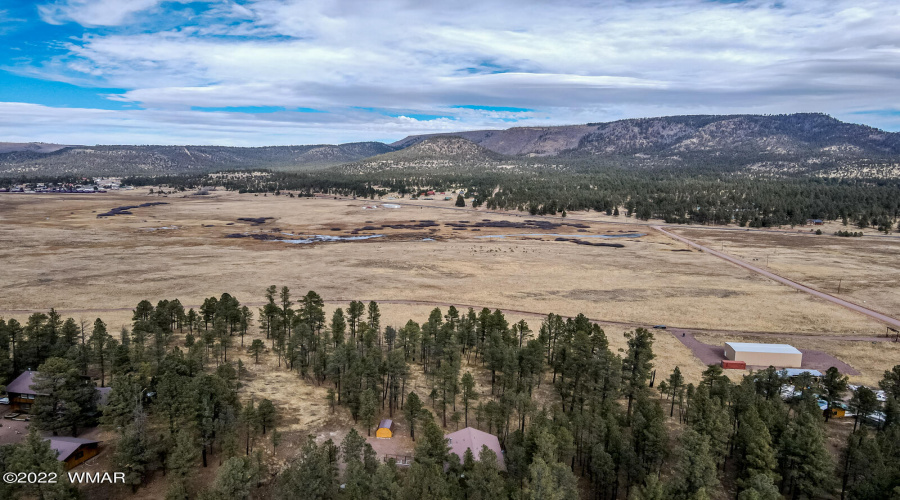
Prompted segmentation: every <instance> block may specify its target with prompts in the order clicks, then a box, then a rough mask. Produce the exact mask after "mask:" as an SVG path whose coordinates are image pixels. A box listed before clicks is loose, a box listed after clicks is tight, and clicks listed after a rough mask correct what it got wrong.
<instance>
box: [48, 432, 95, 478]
mask: <svg viewBox="0 0 900 500" xmlns="http://www.w3.org/2000/svg"><path fill="white" fill-rule="evenodd" d="M48 439H49V441H50V447H51V448H53V449H54V450H55V451H56V452H57V456H56V459H57V460H59V461H60V462H63V463H64V464H65V468H66V470H69V469H71V468H73V467H75V466H77V465H79V464H81V463H82V462H85V461H87V460H90V459H91V458H93V457H95V456H97V454H98V453H100V448H99V446H100V441H94V440H93V439H82V438H76V437H63V436H56V437H51V438H48Z"/></svg>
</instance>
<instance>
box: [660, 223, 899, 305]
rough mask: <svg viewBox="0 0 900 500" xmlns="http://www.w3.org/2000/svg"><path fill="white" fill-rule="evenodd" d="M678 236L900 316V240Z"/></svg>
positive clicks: (742, 234) (719, 233) (756, 234)
mask: <svg viewBox="0 0 900 500" xmlns="http://www.w3.org/2000/svg"><path fill="white" fill-rule="evenodd" d="M841 229H842V230H846V229H849V230H851V231H853V230H856V229H855V228H853V227H850V228H843V227H841ZM835 230H837V229H835ZM675 232H676V233H678V234H680V235H682V236H685V237H687V238H690V239H691V240H694V241H696V242H697V243H700V244H702V245H705V246H708V247H711V248H714V249H717V250H720V251H721V250H722V249H723V248H724V252H725V253H727V254H730V255H733V256H736V257H740V258H742V259H743V260H746V261H748V262H751V263H752V264H754V265H756V266H759V267H764V268H765V267H767V268H768V269H769V270H771V271H772V272H774V273H776V274H779V275H781V276H783V277H785V278H788V279H791V280H794V281H798V282H801V283H803V284H804V285H807V286H809V287H812V288H815V289H817V290H819V291H822V292H826V293H829V294H832V295H835V296H837V297H840V298H842V299H846V300H850V301H852V302H856V303H858V304H860V305H864V306H865V307H868V308H871V309H874V310H876V311H878V312H881V313H883V314H887V315H889V316H894V317H896V316H897V315H898V313H900V293H898V290H897V286H898V282H900V266H897V264H896V263H897V262H898V261H900V242H897V241H894V240H892V239H887V238H840V237H837V236H831V235H830V234H831V233H833V232H834V231H829V232H826V234H823V235H820V236H810V235H800V234H778V233H760V232H752V231H751V232H739V233H732V232H726V231H704V230H702V229H678V230H675ZM839 287H840V288H839ZM839 290H840V291H839Z"/></svg>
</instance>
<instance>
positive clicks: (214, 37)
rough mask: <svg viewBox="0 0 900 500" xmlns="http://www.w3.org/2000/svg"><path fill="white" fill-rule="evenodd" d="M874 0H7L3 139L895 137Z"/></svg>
mask: <svg viewBox="0 0 900 500" xmlns="http://www.w3.org/2000/svg"><path fill="white" fill-rule="evenodd" d="M898 25H900V6H898V5H897V3H896V2H886V1H873V0H853V1H851V0H829V1H820V0H782V1H777V2H776V1H762V0H745V1H730V0H729V1H709V0H657V1H653V0H594V1H591V0H578V1H561V2H545V1H533V0H515V1H513V0H478V1H475V0H454V1H449V2H421V1H414V0H381V1H378V2H371V1H368V2H366V1H362V0H239V1H232V0H223V1H187V0H178V1H161V0H128V1H124V0H39V1H33V2H29V1H21V0H0V40H2V47H3V49H4V50H2V51H0V141H17V142H18V141H44V142H59V143H68V144H222V145H273V144H309V143H339V142H350V141H365V140H397V139H400V138H402V137H404V136H406V135H409V134H417V133H433V132H447V131H455V130H471V129H484V128H507V127H510V126H547V125H560V124H574V123H586V122H599V121H610V120H616V119H621V118H635V117H645V116H660V115H675V114H705V113H790V112H806V111H817V112H825V113H829V114H831V115H833V116H835V117H837V118H840V119H843V120H847V121H852V122H857V123H865V124H868V125H872V126H876V127H879V128H883V129H886V130H894V131H897V130H900V112H898V111H897V110H900V102H898V101H900V92H898V91H897V89H898V88H900V71H898V69H900V30H897V29H896V26H898Z"/></svg>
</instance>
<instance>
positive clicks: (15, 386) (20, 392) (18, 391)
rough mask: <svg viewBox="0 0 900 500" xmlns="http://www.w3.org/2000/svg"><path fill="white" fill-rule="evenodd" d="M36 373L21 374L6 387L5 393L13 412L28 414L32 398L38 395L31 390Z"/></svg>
mask: <svg viewBox="0 0 900 500" xmlns="http://www.w3.org/2000/svg"><path fill="white" fill-rule="evenodd" d="M37 373H38V372H36V371H32V370H28V371H25V372H22V374H21V375H19V376H18V377H16V379H15V380H13V381H12V382H10V383H9V385H7V386H6V392H7V393H8V394H9V405H10V407H11V408H12V411H14V412H23V413H28V412H30V411H31V405H33V404H34V398H35V397H36V396H37V395H38V394H37V393H36V392H34V390H33V389H32V388H31V385H32V384H33V383H34V376H35V375H37Z"/></svg>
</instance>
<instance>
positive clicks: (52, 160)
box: [0, 142, 393, 177]
mask: <svg viewBox="0 0 900 500" xmlns="http://www.w3.org/2000/svg"><path fill="white" fill-rule="evenodd" d="M50 149H52V148H50ZM389 151H393V148H392V147H390V146H387V145H385V144H382V143H380V142H359V143H350V144H339V145H328V144H323V145H312V146H269V147H259V148H233V147H224V146H72V147H64V148H62V149H58V150H53V151H50V152H44V150H33V149H24V150H18V151H12V152H5V153H0V176H5V177H37V176H64V175H73V174H75V175H88V176H90V175H93V176H121V175H167V174H182V173H201V172H215V171H219V170H256V169H271V170H291V171H303V170H308V169H314V168H323V167H328V166H333V165H340V164H342V163H347V162H352V161H355V160H358V159H361V158H367V157H369V156H374V155H378V154H382V153H386V152H389Z"/></svg>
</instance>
